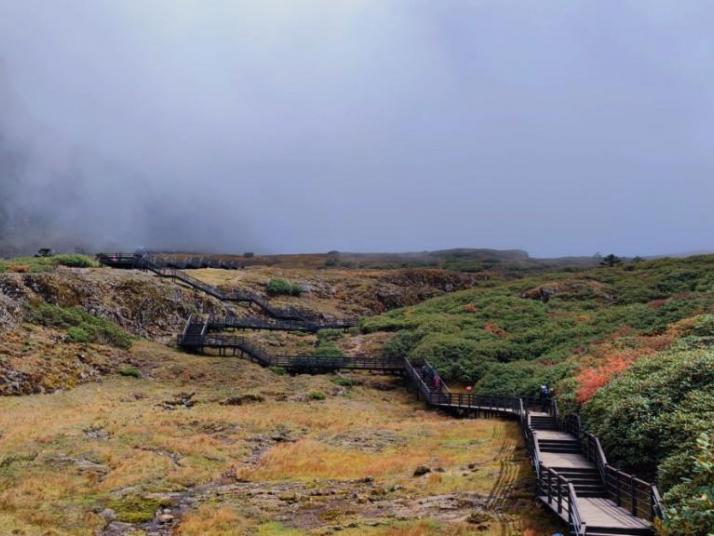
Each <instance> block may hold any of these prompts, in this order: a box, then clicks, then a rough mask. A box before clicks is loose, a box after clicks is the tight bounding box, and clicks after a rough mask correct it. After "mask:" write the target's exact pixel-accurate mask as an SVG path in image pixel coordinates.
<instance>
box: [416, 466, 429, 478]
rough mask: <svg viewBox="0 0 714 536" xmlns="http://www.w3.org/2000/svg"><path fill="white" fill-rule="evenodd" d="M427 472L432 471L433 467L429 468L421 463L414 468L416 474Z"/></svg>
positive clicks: (420, 474) (421, 474)
mask: <svg viewBox="0 0 714 536" xmlns="http://www.w3.org/2000/svg"><path fill="white" fill-rule="evenodd" d="M427 473H431V469H429V468H428V467H427V466H426V465H420V466H419V467H417V468H416V469H414V476H423V475H425V474H427Z"/></svg>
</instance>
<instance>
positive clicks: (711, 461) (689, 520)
mask: <svg viewBox="0 0 714 536" xmlns="http://www.w3.org/2000/svg"><path fill="white" fill-rule="evenodd" d="M687 461H688V462H689V466H690V467H691V471H690V475H689V476H687V477H686V478H684V479H682V481H681V482H680V483H679V484H677V485H675V486H673V487H672V488H671V489H670V490H669V491H668V492H667V493H666V494H665V496H664V497H663V499H664V503H665V505H666V506H667V517H666V521H665V528H666V530H667V533H668V534H672V535H674V534H676V535H681V536H699V535H700V534H711V530H712V527H714V433H711V432H710V433H702V434H700V435H699V437H698V438H697V443H696V448H695V449H694V451H693V452H692V453H691V454H690V455H688V456H687Z"/></svg>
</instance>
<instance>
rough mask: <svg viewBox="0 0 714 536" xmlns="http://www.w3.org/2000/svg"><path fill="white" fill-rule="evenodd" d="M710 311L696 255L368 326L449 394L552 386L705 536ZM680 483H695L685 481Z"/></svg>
mask: <svg viewBox="0 0 714 536" xmlns="http://www.w3.org/2000/svg"><path fill="white" fill-rule="evenodd" d="M712 312H714V256H698V257H691V258H687V259H659V260H652V261H643V262H636V263H627V264H624V265H622V266H617V267H601V268H597V269H591V270H586V271H580V272H577V273H573V272H549V273H545V274H540V275H538V276H533V277H526V278H521V279H517V280H508V279H500V280H499V279H497V278H492V279H490V280H489V281H488V283H487V284H484V285H482V286H479V287H477V288H473V289H469V290H465V291H460V292H455V293H453V294H449V295H447V296H443V297H440V298H436V299H433V300H429V301H427V302H424V303H423V304H419V305H416V306H414V307H407V308H403V309H398V310H395V311H391V312H388V313H386V314H384V315H381V316H377V317H372V318H366V319H363V321H362V324H361V327H362V330H363V331H364V332H366V333H380V332H388V333H394V335H393V337H392V338H391V339H390V341H389V342H388V343H387V344H386V346H385V351H386V352H387V353H394V354H401V353H406V354H407V355H410V356H412V357H414V358H426V359H429V360H430V361H431V362H432V363H433V364H434V365H435V366H436V367H437V368H438V369H439V370H440V372H441V373H442V374H443V376H444V378H445V380H446V381H447V382H450V384H451V385H459V384H461V385H463V384H473V385H474V387H475V390H476V391H477V392H482V393H488V394H493V393H506V394H529V393H530V394H533V395H535V394H536V393H537V392H538V388H539V386H540V385H541V384H543V383H546V384H548V385H550V386H553V387H555V391H556V392H557V394H558V398H559V400H560V402H561V405H563V406H564V407H565V408H570V409H580V410H581V412H582V415H583V417H584V419H585V421H584V422H585V424H586V425H587V426H588V427H589V428H590V429H591V430H593V431H594V432H596V433H597V434H598V435H600V436H601V439H602V440H603V441H604V445H603V446H604V447H605V448H606V450H607V451H608V452H609V453H610V454H611V457H613V458H614V461H616V462H617V463H618V465H620V466H622V467H623V468H625V469H627V470H631V471H635V472H636V473H638V474H641V475H644V476H648V477H650V478H651V477H655V476H656V477H657V478H658V481H659V483H660V485H661V489H662V490H663V491H665V492H667V494H666V495H665V500H666V501H668V502H669V504H670V505H672V507H673V508H674V509H675V510H673V511H672V513H671V514H672V515H671V519H672V521H671V527H672V528H671V530H672V534H706V530H705V527H709V528H711V527H714V509H713V508H712V504H711V498H712V497H713V496H714V494H712V486H714V475H713V474H712V472H711V467H710V465H706V464H705V465H701V463H703V462H702V460H704V459H711V458H708V457H710V456H711V453H712V450H711V442H712V434H713V433H714V428H713V426H712V423H713V422H714V373H713V372H712V371H714V367H713V366H712V365H713V364H714V345H713V342H712V341H714V320H713V319H714V316H712ZM707 463H708V462H707ZM681 474H683V475H684V476H685V477H689V478H691V481H690V482H689V483H687V482H684V481H682V480H681V477H679V476H673V475H681ZM702 494H703V495H702ZM702 497H703V498H702ZM702 531H704V532H702Z"/></svg>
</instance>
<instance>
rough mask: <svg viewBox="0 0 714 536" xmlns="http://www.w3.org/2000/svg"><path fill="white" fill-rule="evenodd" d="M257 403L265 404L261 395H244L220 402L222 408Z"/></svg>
mask: <svg viewBox="0 0 714 536" xmlns="http://www.w3.org/2000/svg"><path fill="white" fill-rule="evenodd" d="M258 402H265V398H264V397H262V396H261V395H254V394H245V395H240V396H232V397H230V398H226V399H225V400H224V401H223V402H221V404H222V405H223V406H242V405H243V404H251V403H258Z"/></svg>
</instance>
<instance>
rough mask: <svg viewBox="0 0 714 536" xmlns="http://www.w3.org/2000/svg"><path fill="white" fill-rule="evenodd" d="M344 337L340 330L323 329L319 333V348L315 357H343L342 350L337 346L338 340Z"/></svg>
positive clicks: (315, 351) (315, 352)
mask: <svg viewBox="0 0 714 536" xmlns="http://www.w3.org/2000/svg"><path fill="white" fill-rule="evenodd" d="M343 336H344V333H342V331H341V330H339V329H322V330H320V331H318V332H317V346H316V347H315V350H314V351H313V353H312V355H313V356H314V357H343V356H344V354H343V353H342V350H340V349H339V347H338V346H337V340H338V339H340V338H341V337H343Z"/></svg>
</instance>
